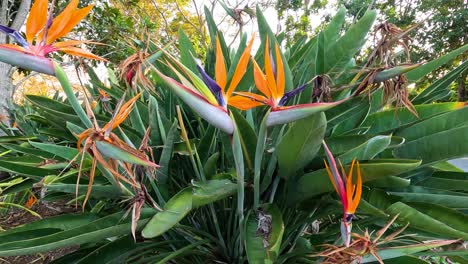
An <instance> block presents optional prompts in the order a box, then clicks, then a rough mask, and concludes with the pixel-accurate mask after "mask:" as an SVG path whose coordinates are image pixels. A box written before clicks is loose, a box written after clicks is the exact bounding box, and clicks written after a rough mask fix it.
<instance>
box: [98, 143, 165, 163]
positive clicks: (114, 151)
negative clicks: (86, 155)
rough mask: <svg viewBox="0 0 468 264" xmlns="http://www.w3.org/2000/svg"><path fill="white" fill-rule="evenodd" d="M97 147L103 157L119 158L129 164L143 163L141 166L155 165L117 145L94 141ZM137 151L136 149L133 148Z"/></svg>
mask: <svg viewBox="0 0 468 264" xmlns="http://www.w3.org/2000/svg"><path fill="white" fill-rule="evenodd" d="M95 144H96V147H97V149H98V150H99V151H100V152H101V153H102V155H104V156H105V157H108V158H112V159H115V160H120V161H123V162H128V163H131V164H137V165H143V166H152V167H156V166H157V165H156V164H154V163H153V162H151V161H149V160H147V159H142V158H140V157H137V156H135V155H133V154H132V153H130V152H127V151H125V150H123V149H121V148H119V147H116V146H114V145H112V144H109V143H107V142H105V141H100V140H99V141H96V142H95ZM135 151H137V150H135Z"/></svg>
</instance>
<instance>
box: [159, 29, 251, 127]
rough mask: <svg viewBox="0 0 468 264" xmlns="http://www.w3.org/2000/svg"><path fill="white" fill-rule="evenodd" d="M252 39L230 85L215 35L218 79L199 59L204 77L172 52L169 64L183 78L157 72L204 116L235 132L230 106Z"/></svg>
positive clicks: (245, 66) (246, 63) (200, 70)
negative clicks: (177, 79) (181, 61)
mask: <svg viewBox="0 0 468 264" xmlns="http://www.w3.org/2000/svg"><path fill="white" fill-rule="evenodd" d="M253 41H254V38H253V37H252V39H251V40H250V42H249V44H248V45H247V47H246V48H245V50H244V52H243V53H242V55H241V57H240V59H239V63H238V64H237V66H236V69H235V71H234V74H233V76H232V78H231V82H230V84H229V86H228V85H227V82H228V79H227V72H226V65H225V61H224V54H223V52H222V49H221V45H220V42H219V39H218V38H217V39H216V63H215V80H214V79H213V78H212V77H211V76H209V75H208V74H207V73H206V72H205V70H204V69H203V67H202V65H201V64H200V63H198V62H197V69H198V71H199V73H200V74H201V76H202V79H200V78H199V77H198V76H197V75H196V74H195V73H194V72H192V71H191V70H190V69H188V68H187V67H186V66H184V65H183V64H182V63H180V62H179V61H177V60H176V59H175V58H173V57H172V56H170V55H169V54H166V55H167V56H168V57H169V59H170V62H167V63H166V64H167V65H168V66H169V68H170V69H171V70H172V71H173V72H174V73H175V74H176V75H177V77H178V78H179V80H180V82H178V81H176V80H174V79H172V78H171V77H168V76H166V75H164V74H163V73H161V72H160V71H159V70H157V69H156V72H157V74H158V75H159V76H160V77H161V79H162V80H163V81H164V82H165V83H166V84H168V86H169V87H170V88H171V89H172V90H173V91H174V92H175V93H176V94H177V95H178V96H179V98H180V99H182V100H183V101H184V102H185V103H186V104H188V105H189V106H190V107H191V108H192V109H193V110H194V111H195V112H197V113H198V114H199V115H200V116H201V117H203V118H204V119H205V120H207V121H208V122H209V123H211V124H212V125H213V126H215V127H217V128H219V129H221V130H222V131H224V132H226V133H228V134H232V133H233V131H234V124H233V122H232V120H231V117H230V116H229V113H228V109H227V106H228V104H229V101H230V100H231V98H232V95H233V92H234V90H235V89H236V87H237V85H238V84H239V82H240V81H241V80H242V77H243V76H244V74H245V72H246V70H247V65H248V63H249V58H250V51H251V49H252V45H253ZM171 63H172V64H174V66H175V67H177V68H178V69H176V68H175V67H174V66H173V65H172V64H171Z"/></svg>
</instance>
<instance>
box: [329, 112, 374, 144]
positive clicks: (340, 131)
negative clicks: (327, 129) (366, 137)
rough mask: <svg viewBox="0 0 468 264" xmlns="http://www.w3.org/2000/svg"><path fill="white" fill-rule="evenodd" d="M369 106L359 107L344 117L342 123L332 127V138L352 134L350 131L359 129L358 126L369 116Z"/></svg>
mask: <svg viewBox="0 0 468 264" xmlns="http://www.w3.org/2000/svg"><path fill="white" fill-rule="evenodd" d="M369 110H370V105H369V104H366V105H365V106H362V107H360V108H359V109H357V110H355V111H353V112H352V113H349V114H348V115H347V116H346V119H345V120H343V121H342V122H340V123H338V124H336V125H335V126H334V127H333V132H332V135H333V136H338V135H344V134H352V133H351V132H350V131H353V129H356V128H359V125H360V124H361V123H362V122H363V121H364V120H365V119H366V117H367V115H368V114H369Z"/></svg>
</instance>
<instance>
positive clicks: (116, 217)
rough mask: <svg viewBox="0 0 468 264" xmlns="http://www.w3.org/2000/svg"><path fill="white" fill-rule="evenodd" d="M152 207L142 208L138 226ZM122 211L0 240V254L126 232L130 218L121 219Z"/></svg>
mask: <svg viewBox="0 0 468 264" xmlns="http://www.w3.org/2000/svg"><path fill="white" fill-rule="evenodd" d="M153 213H154V210H152V209H143V210H142V212H141V216H140V221H138V224H139V226H141V225H143V224H144V223H146V222H147V221H148V218H149V217H150V215H152V214H153ZM123 214H124V213H123V212H120V213H116V214H112V215H109V216H106V217H103V218H100V219H98V220H95V221H92V222H89V223H87V224H83V225H79V226H76V227H73V228H68V229H65V230H64V231H61V232H57V233H53V234H50V235H45V236H44V235H42V236H38V237H35V238H32V239H31V238H29V239H24V240H22V239H19V240H16V241H12V242H6V243H2V242H3V240H2V242H0V243H1V244H0V256H17V255H26V254H33V253H37V252H45V251H49V250H53V249H56V248H61V247H66V246H71V245H81V244H84V243H89V242H96V241H99V240H101V239H105V238H109V237H114V236H119V235H123V234H128V233H129V232H130V225H131V224H130V219H129V218H127V219H125V220H122V217H123Z"/></svg>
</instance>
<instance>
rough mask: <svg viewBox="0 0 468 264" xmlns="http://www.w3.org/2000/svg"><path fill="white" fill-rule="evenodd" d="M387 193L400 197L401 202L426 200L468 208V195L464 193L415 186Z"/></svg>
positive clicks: (447, 205) (456, 207) (458, 207)
mask: <svg viewBox="0 0 468 264" xmlns="http://www.w3.org/2000/svg"><path fill="white" fill-rule="evenodd" d="M389 193H390V194H392V195H396V196H400V197H402V198H403V202H426V203H434V204H438V205H442V206H446V207H449V208H455V209H468V195H466V194H464V193H457V192H450V191H441V190H437V189H430V188H424V187H416V186H414V187H412V188H407V189H403V190H401V191H391V192H389Z"/></svg>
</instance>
